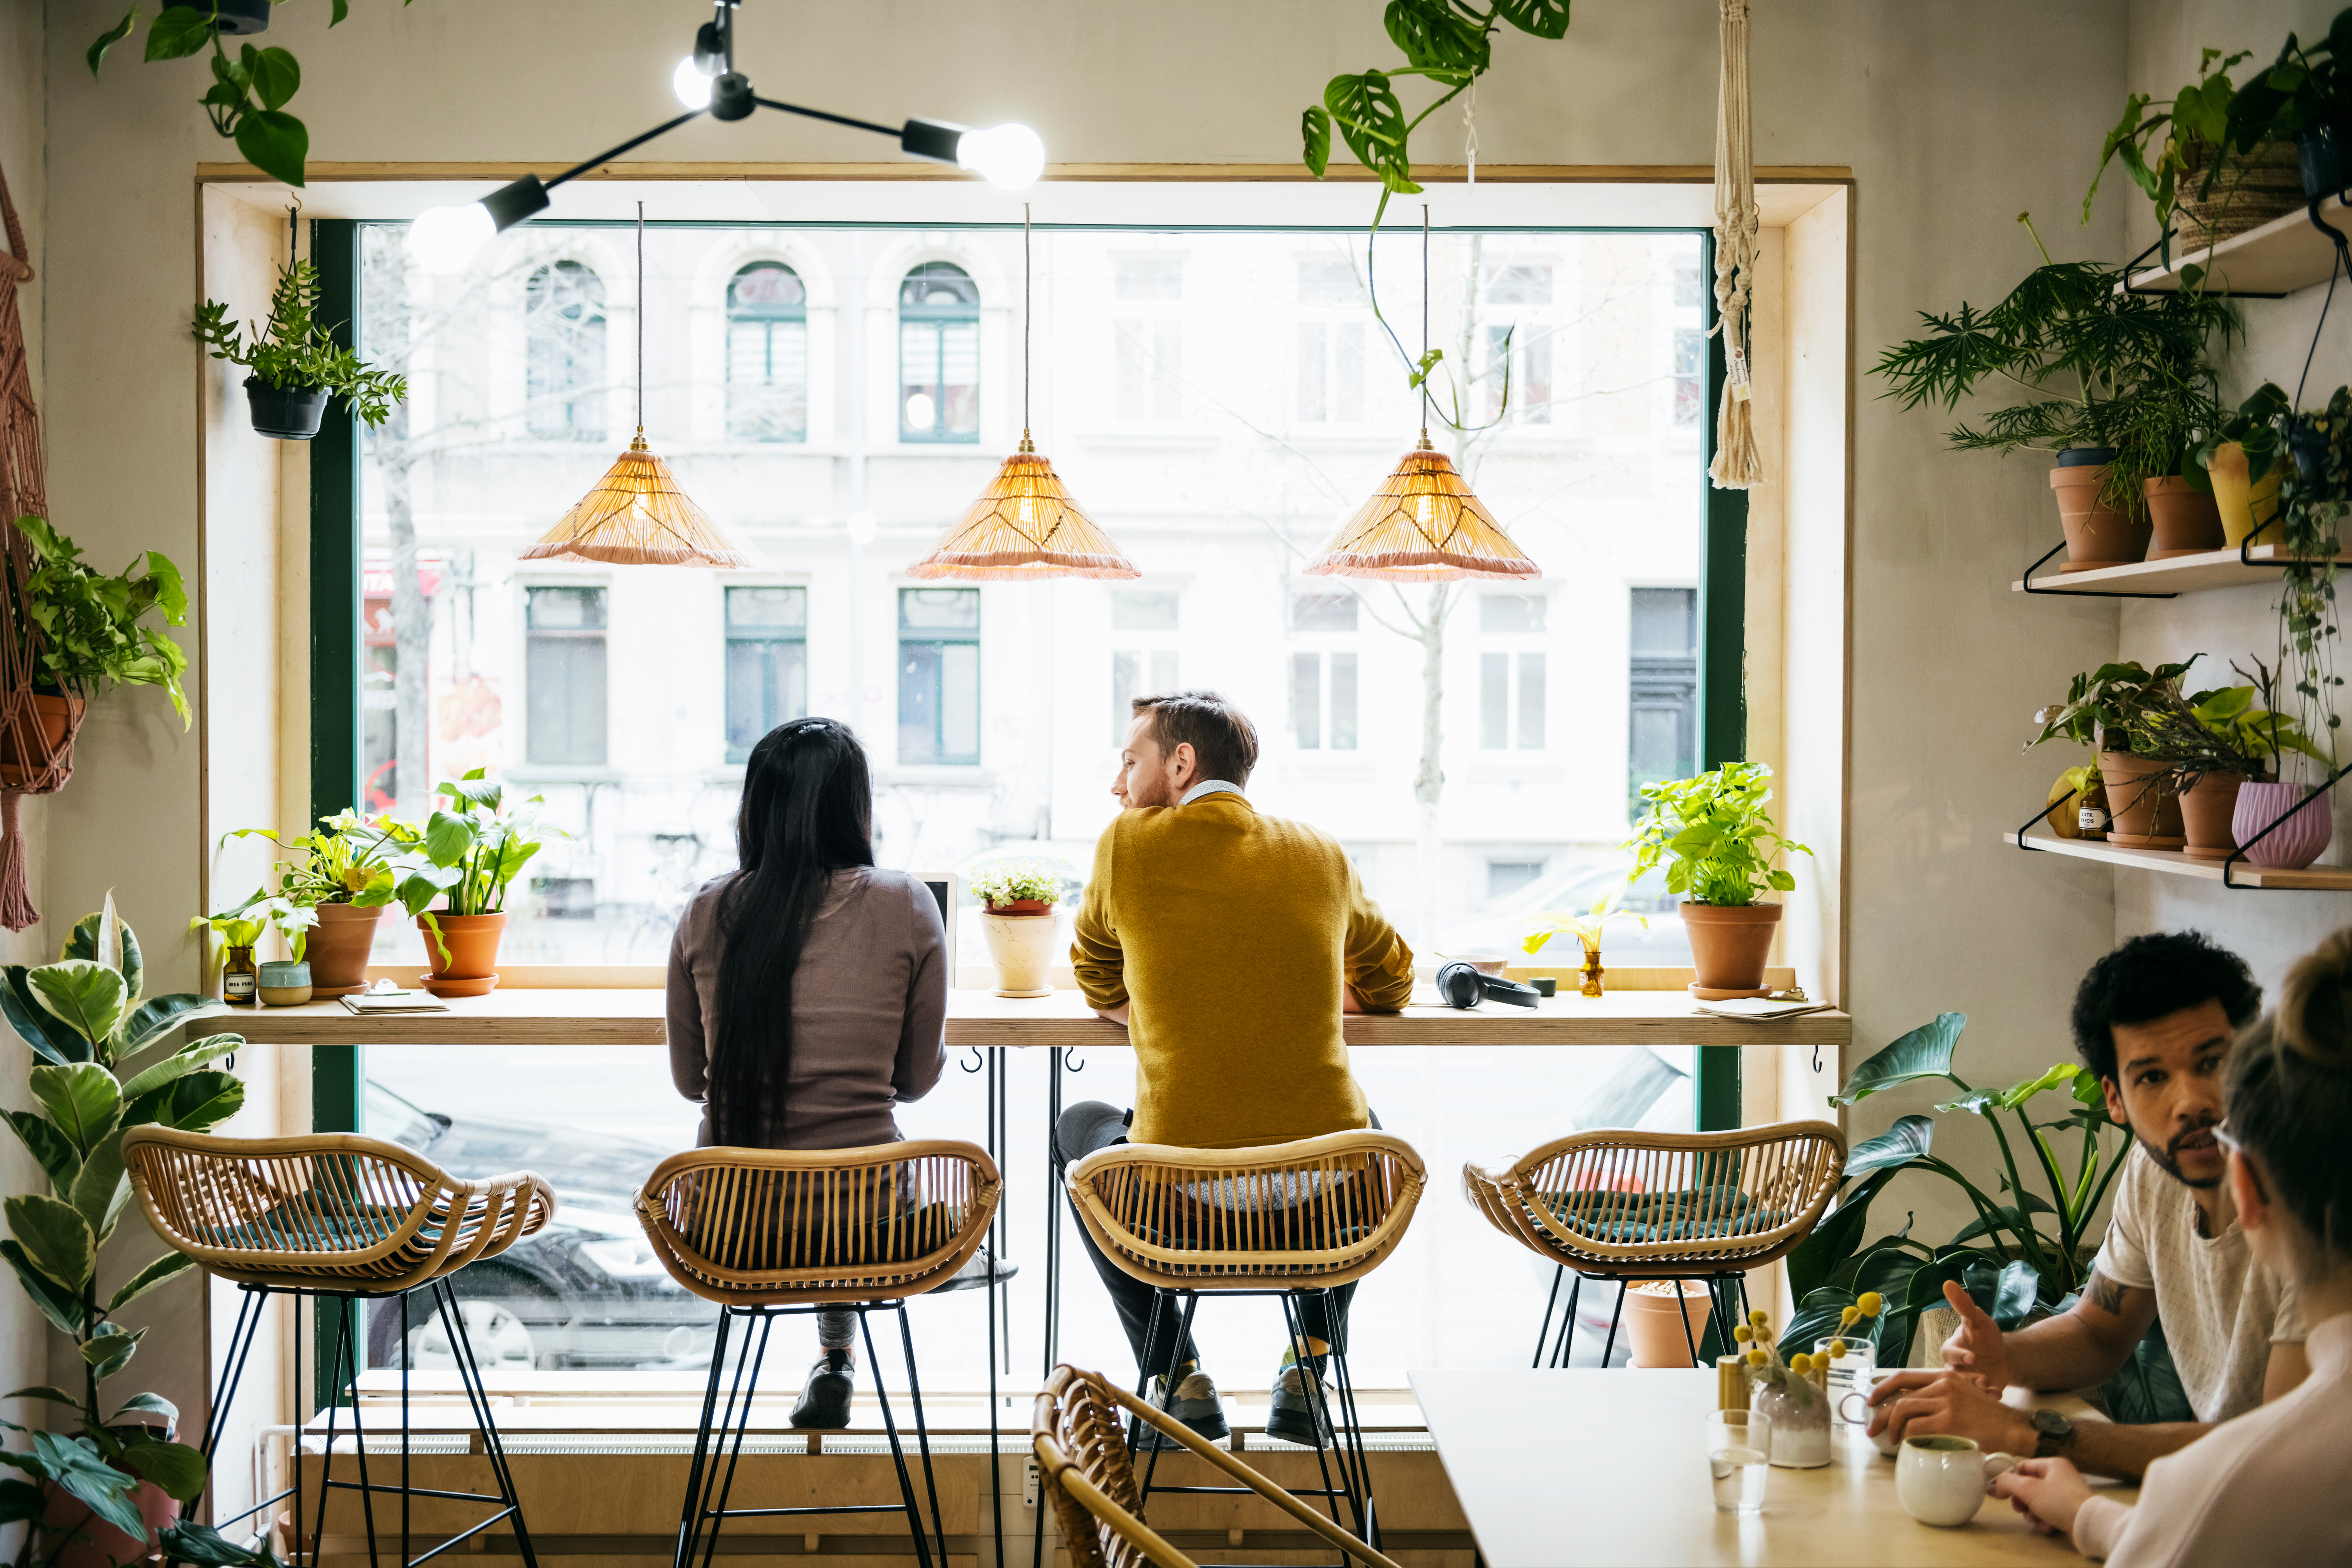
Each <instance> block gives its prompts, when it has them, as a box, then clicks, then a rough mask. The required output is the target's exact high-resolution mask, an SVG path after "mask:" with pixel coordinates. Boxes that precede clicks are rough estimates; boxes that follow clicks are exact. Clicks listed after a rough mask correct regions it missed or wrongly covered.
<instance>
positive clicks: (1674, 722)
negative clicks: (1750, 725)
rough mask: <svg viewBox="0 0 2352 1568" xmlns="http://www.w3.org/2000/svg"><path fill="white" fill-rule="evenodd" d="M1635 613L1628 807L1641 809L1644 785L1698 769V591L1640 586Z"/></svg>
mask: <svg viewBox="0 0 2352 1568" xmlns="http://www.w3.org/2000/svg"><path fill="white" fill-rule="evenodd" d="M1631 669H1632V680H1631V683H1630V686H1629V688H1628V689H1627V691H1626V696H1625V712H1626V723H1627V731H1628V735H1627V745H1626V753H1627V757H1628V760H1629V762H1630V763H1631V767H1632V775H1633V776H1632V778H1631V779H1630V780H1629V781H1628V784H1627V795H1628V806H1627V809H1629V810H1632V811H1635V812H1638V811H1640V810H1641V809H1642V807H1641V795H1642V786H1643V784H1656V783H1658V782H1659V781H1661V780H1663V779H1679V778H1687V777H1689V776H1690V775H1691V774H1692V773H1696V772H1697V771H1698V590H1697V589H1696V588H1636V589H1634V590H1633V659H1632V664H1631Z"/></svg>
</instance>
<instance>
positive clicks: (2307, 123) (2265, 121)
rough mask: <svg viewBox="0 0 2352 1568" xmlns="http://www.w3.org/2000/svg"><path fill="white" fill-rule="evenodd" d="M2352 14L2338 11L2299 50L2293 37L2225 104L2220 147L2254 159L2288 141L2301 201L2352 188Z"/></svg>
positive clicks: (2289, 37) (2346, 11)
mask: <svg viewBox="0 0 2352 1568" xmlns="http://www.w3.org/2000/svg"><path fill="white" fill-rule="evenodd" d="M2347 60H2352V9H2347V10H2342V11H2338V12H2337V13H2336V19H2335V20H2334V21H2333V22H2331V23H2329V24H2328V27H2327V33H2326V37H2322V38H2320V39H2319V40H2318V41H2317V42H2315V43H2312V44H2309V45H2305V44H2304V43H2303V42H2301V41H2300V40H2299V39H2297V38H2296V37H2295V36H2294V34H2293V33H2289V34H2288V35H2287V36H2286V42H2285V43H2284V45H2282V46H2281V47H2280V48H2279V52H2278V58H2277V59H2276V60H2274V61H2273V62H2272V64H2271V67H2270V68H2269V69H2268V70H2264V71H2259V72H2257V73H2256V74H2255V75H2254V76H2253V77H2252V79H2249V80H2248V81H2247V83H2246V85H2245V86H2243V87H2242V88H2240V89H2238V91H2237V94H2236V95H2235V96H2234V97H2233V98H2231V100H2230V107H2229V111H2228V113H2227V115H2226V116H2225V121H2226V136H2225V142H2226V145H2227V146H2228V147H2229V149H2230V150H2231V152H2233V153H2252V151H2253V150H2254V149H2255V148H2257V147H2260V146H2262V145H2263V144H2264V143H2265V142H2281V143H2286V142H2291V143H2293V144H2294V150H2295V158H2296V162H2297V164H2298V166H2299V168H2300V170H2301V173H2302V175H2303V194H2304V195H2305V198H2307V199H2315V198H2317V197H2321V196H2332V195H2336V194H2337V193H2339V192H2341V191H2342V190H2343V189H2344V188H2345V187H2346V186H2347V185H2352V66H2347Z"/></svg>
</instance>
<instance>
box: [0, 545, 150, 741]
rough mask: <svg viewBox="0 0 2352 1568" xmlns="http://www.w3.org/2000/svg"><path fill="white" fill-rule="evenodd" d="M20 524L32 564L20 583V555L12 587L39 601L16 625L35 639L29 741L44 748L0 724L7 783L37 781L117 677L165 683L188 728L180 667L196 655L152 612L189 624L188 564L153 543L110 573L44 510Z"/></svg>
mask: <svg viewBox="0 0 2352 1568" xmlns="http://www.w3.org/2000/svg"><path fill="white" fill-rule="evenodd" d="M16 527H17V530H18V531H20V532H21V533H23V534H24V536H25V542H26V544H27V545H29V546H30V547H31V551H32V568H31V571H30V573H29V574H28V575H27V576H26V580H25V581H24V582H23V583H21V584H19V583H17V582H16V580H15V576H16V568H15V567H14V566H13V565H10V566H8V567H6V568H5V570H6V572H7V574H8V578H9V581H8V584H7V586H8V588H9V589H10V590H11V591H12V592H14V591H17V590H21V591H22V592H23V594H24V595H25V597H26V600H27V601H28V602H29V604H30V605H31V607H32V614H31V617H30V624H29V625H26V626H20V627H19V634H18V635H20V636H22V637H26V639H27V646H26V647H25V648H24V649H23V650H21V651H22V652H23V654H24V655H25V657H26V663H28V664H29V665H30V666H31V667H32V670H33V694H34V695H33V710H34V714H35V717H36V719H37V722H38V729H39V734H38V736H37V738H34V739H33V740H32V742H31V743H32V744H33V745H36V746H37V747H38V752H37V754H35V753H33V752H29V751H28V750H27V748H26V745H25V744H22V743H20V742H19V740H18V738H17V736H16V734H15V733H14V732H13V731H12V729H11V728H9V727H5V726H0V784H31V783H37V782H39V778H40V775H41V773H43V772H45V771H46V770H47V768H48V767H49V765H50V764H51V763H53V762H54V761H55V760H56V759H57V758H58V755H59V754H61V753H62V752H63V750H64V748H65V746H66V744H67V742H68V740H69V738H70V737H71V736H72V734H73V732H74V731H75V729H76V728H77V727H78V726H79V723H80V721H81V715H82V711H83V710H84V709H85V708H86V707H87V706H88V704H89V701H90V700H92V699H94V698H97V697H99V696H101V695H103V694H104V693H105V692H106V690H107V689H109V688H110V687H114V686H158V687H161V688H163V694H164V695H165V696H167V697H169V698H170V699H171V700H172V708H173V711H174V712H176V713H178V714H179V716H180V725H181V727H182V728H183V729H185V728H186V727H187V725H188V722H189V714H188V696H187V693H186V692H185V691H184V690H182V689H181V687H180V677H181V675H182V674H183V673H184V671H185V670H186V669H187V668H188V656H187V655H186V654H184V653H183V652H181V651H180V645H179V644H177V643H175V642H173V640H172V639H171V638H169V637H165V636H164V635H163V633H162V632H161V631H159V630H157V629H156V628H155V627H154V626H152V625H151V624H148V622H147V617H148V616H150V615H152V614H155V613H157V612H161V614H162V616H163V623H164V625H166V626H185V625H186V624H187V619H188V591H187V588H186V586H185V584H183V582H182V581H181V578H180V569H179V568H178V567H177V566H175V565H173V563H172V561H171V559H170V558H169V557H168V556H165V555H163V553H161V552H157V551H153V550H147V551H142V552H140V553H139V554H138V555H136V556H134V557H132V559H131V564H130V565H128V566H126V567H124V568H123V569H122V570H121V572H119V573H117V574H114V575H112V576H109V575H107V574H105V573H102V572H100V571H99V570H97V569H96V568H95V567H92V566H90V565H89V564H87V563H84V562H83V560H82V558H81V549H80V547H79V546H78V545H77V544H75V543H74V542H73V541H72V540H71V539H68V537H66V536H65V535H64V534H62V533H59V532H58V531H57V530H56V529H54V528H52V527H50V526H49V524H48V521H47V520H46V519H44V518H38V517H33V516H29V515H28V516H24V517H19V518H18V519H17V520H16Z"/></svg>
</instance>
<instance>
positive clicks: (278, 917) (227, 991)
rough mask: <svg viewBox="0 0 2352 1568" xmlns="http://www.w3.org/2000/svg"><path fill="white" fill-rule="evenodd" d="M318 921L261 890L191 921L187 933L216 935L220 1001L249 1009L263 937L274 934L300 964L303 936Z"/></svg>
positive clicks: (310, 913) (309, 912)
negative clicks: (257, 950)
mask: <svg viewBox="0 0 2352 1568" xmlns="http://www.w3.org/2000/svg"><path fill="white" fill-rule="evenodd" d="M318 920H319V916H318V912H317V911H316V910H310V909H307V908H305V907H303V906H301V905H299V904H297V903H296V902H294V900H291V899H289V898H286V897H284V896H283V895H276V896H273V895H272V894H271V893H270V891H269V889H267V888H260V889H255V891H254V894H253V897H251V898H249V899H247V900H245V902H243V903H241V904H239V905H237V907H236V908H235V909H233V910H223V911H222V912H221V913H219V914H216V915H200V916H198V917H197V918H196V919H194V920H193V921H189V922H188V929H189V930H191V931H204V930H210V931H215V932H216V933H218V934H219V936H220V939H221V945H222V947H224V948H225V949H226V952H224V953H223V954H222V955H221V1000H222V1001H224V1002H226V1003H227V1004H228V1005H230V1006H232V1007H249V1006H252V1005H254V1002H255V1000H256V988H257V986H258V984H259V983H260V973H261V969H260V965H259V964H258V963H256V962H255V956H254V951H253V950H254V949H255V948H257V947H259V946H260V945H261V939H262V936H263V935H264V934H265V933H267V932H268V931H273V930H274V931H277V932H278V935H280V936H282V937H284V938H285V939H286V951H287V952H289V954H291V955H292V956H293V959H294V961H295V962H296V963H300V962H301V961H302V950H303V945H304V942H305V937H306V933H308V932H309V931H310V928H311V927H312V926H314V925H316V924H317V923H318Z"/></svg>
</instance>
